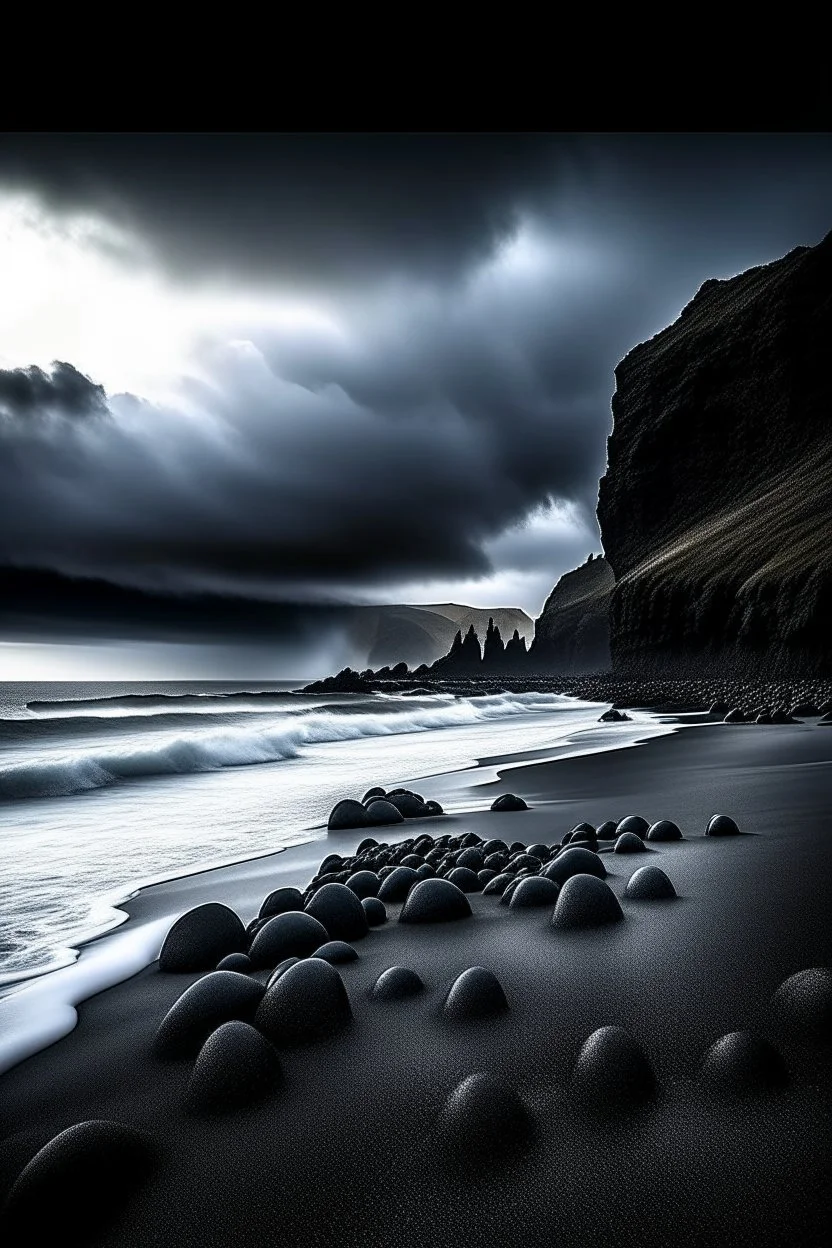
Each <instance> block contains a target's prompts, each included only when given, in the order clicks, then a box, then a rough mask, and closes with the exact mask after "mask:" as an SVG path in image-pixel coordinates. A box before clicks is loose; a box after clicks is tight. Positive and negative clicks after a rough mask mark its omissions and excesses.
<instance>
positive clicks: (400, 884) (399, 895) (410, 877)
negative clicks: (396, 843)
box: [378, 867, 428, 904]
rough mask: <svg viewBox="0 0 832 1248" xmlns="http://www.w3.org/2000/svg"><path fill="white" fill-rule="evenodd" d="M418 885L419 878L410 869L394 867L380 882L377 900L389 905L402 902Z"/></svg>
mask: <svg viewBox="0 0 832 1248" xmlns="http://www.w3.org/2000/svg"><path fill="white" fill-rule="evenodd" d="M425 882H426V883H427V882H428V881H425ZM418 883H419V877H418V875H417V874H416V872H415V871H414V870H413V868H412V867H396V868H395V869H394V870H393V871H391V872H390V874H389V875H386V876H385V877H384V879H383V880H382V882H381V888H380V889H379V890H378V895H379V900H380V901H383V902H386V903H390V904H395V903H396V902H399V901H404V899H405V898H406V897H407V895H408V893H409V892H410V890H411V889H412V888H413V887H414V885H416V884H418Z"/></svg>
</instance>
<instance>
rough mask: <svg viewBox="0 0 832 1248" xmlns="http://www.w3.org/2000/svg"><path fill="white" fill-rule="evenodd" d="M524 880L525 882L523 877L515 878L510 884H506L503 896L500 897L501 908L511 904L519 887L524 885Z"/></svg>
mask: <svg viewBox="0 0 832 1248" xmlns="http://www.w3.org/2000/svg"><path fill="white" fill-rule="evenodd" d="M526 878H528V877H526ZM522 880H523V877H522V876H517V877H513V878H512V879H511V880H509V882H508V884H506V886H505V888H504V889H503V892H502V895H501V897H500V905H501V906H508V905H510V904H511V899H512V897H513V896H514V892H515V889H517V888H518V887H519V885H520V884H521V883H522Z"/></svg>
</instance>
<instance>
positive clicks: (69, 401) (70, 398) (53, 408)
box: [0, 360, 107, 420]
mask: <svg viewBox="0 0 832 1248" xmlns="http://www.w3.org/2000/svg"><path fill="white" fill-rule="evenodd" d="M106 411H107V396H106V394H105V393H104V387H103V386H99V385H96V383H95V382H93V381H91V380H90V378H89V377H85V376H84V374H83V373H79V372H78V370H77V368H74V367H73V366H72V364H66V363H64V362H63V361H61V360H56V361H55V363H54V364H53V365H52V368H51V369H50V371H49V372H48V373H47V372H45V371H44V370H43V369H42V368H38V367H37V366H36V365H30V366H29V367H28V368H0V419H2V418H3V417H6V418H7V419H17V420H27V419H31V418H32V417H37V416H43V415H59V416H67V417H83V416H102V415H104V414H105V413H106Z"/></svg>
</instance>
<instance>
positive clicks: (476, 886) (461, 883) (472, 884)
mask: <svg viewBox="0 0 832 1248" xmlns="http://www.w3.org/2000/svg"><path fill="white" fill-rule="evenodd" d="M448 879H449V880H450V882H451V884H456V886H457V888H461V889H462V891H463V893H478V892H480V890H481V889H482V885H481V884H480V882H479V880H478V879H477V874H476V872H475V871H471V870H470V869H469V868H468V867H454V869H453V871H452V872H451V874H450V875H449V876H448Z"/></svg>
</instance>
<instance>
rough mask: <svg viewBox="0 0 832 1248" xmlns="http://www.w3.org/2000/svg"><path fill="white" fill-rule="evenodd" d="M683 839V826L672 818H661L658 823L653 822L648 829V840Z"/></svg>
mask: <svg viewBox="0 0 832 1248" xmlns="http://www.w3.org/2000/svg"><path fill="white" fill-rule="evenodd" d="M683 839H684V838H683V836H682V830H681V828H680V827H679V825H678V824H676V823H674V822H673V820H672V819H659V821H658V823H651V825H650V827H649V828H648V830H647V840H648V841H681V840H683Z"/></svg>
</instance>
